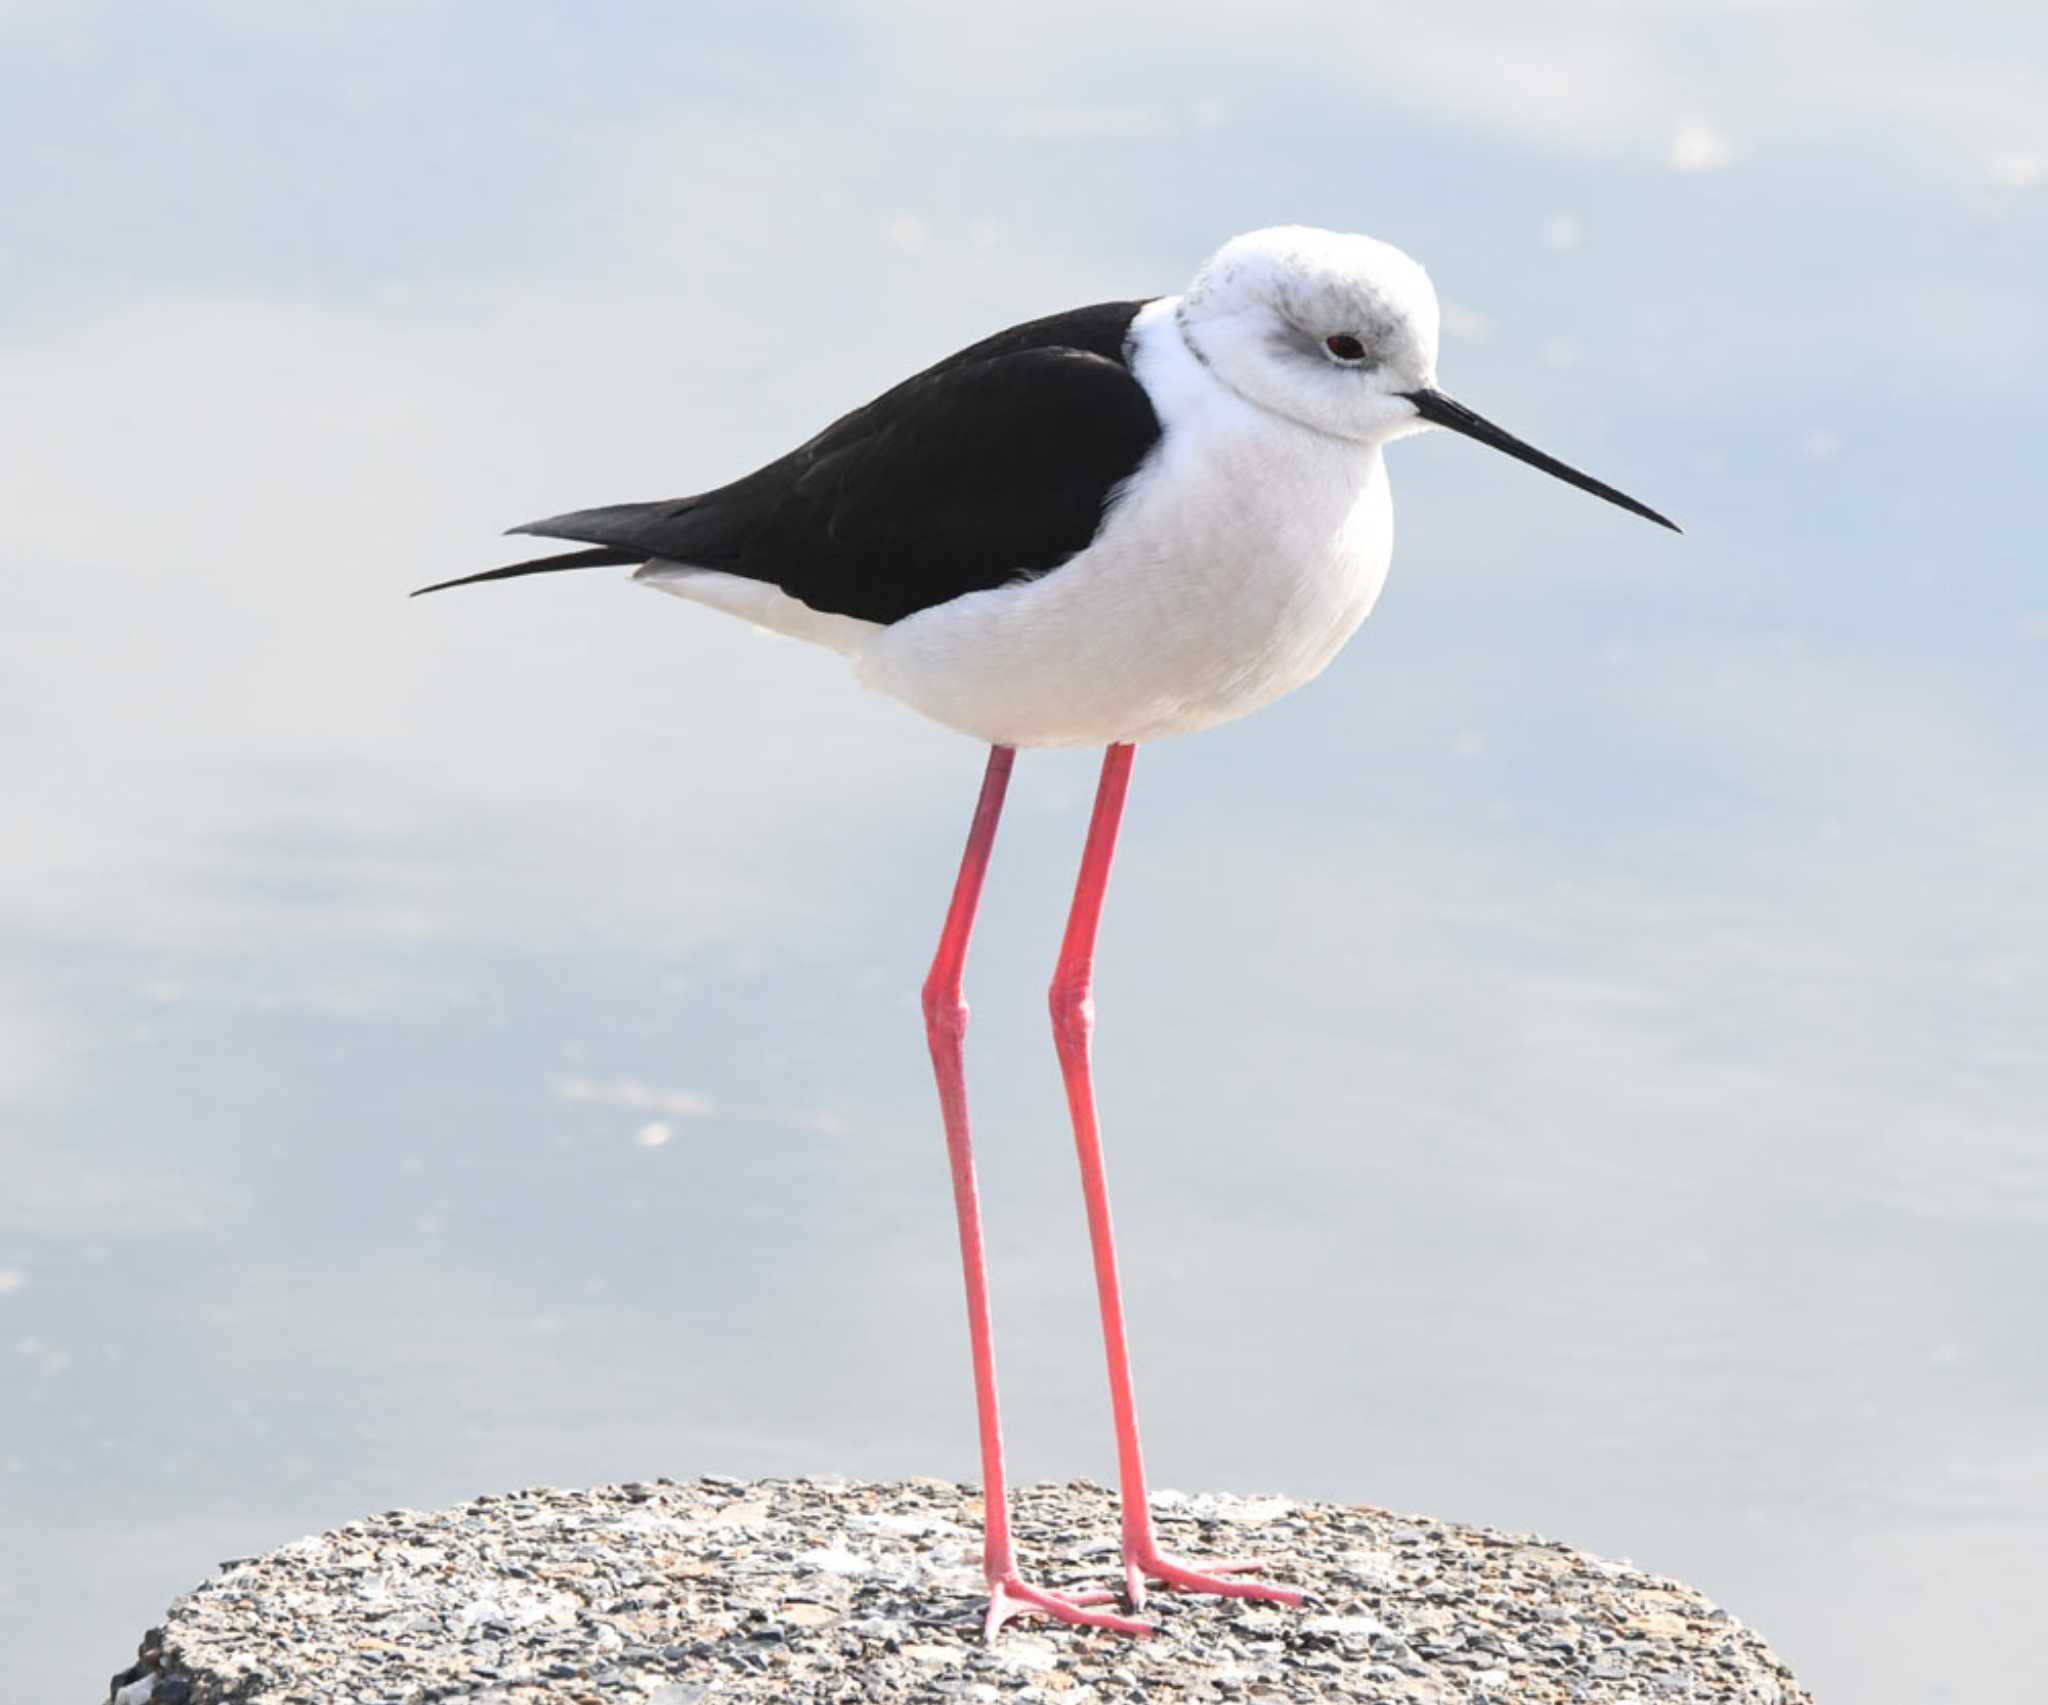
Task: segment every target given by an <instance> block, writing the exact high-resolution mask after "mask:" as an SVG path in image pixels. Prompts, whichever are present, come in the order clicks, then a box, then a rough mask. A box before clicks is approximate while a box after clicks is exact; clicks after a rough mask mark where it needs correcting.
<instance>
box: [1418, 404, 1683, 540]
mask: <svg viewBox="0 0 2048 1705" xmlns="http://www.w3.org/2000/svg"><path fill="white" fill-rule="evenodd" d="M1403 394H1404V395H1405V396H1406V397H1407V398H1408V400H1409V401H1410V402H1411V403H1413V404H1414V405H1415V412H1416V413H1417V414H1419V415H1421V416H1422V418H1423V419H1424V420H1427V421H1432V422H1434V423H1435V424H1436V425H1438V426H1447V427H1449V428H1450V429H1451V430H1452V431H1453V432H1462V433H1463V434H1464V435H1465V436H1466V437H1467V438H1473V439H1477V440H1478V441H1479V442H1480V443H1481V444H1491V445H1492V446H1493V447H1494V449H1496V450H1503V451H1505V452H1506V453H1507V454H1508V455H1510V456H1512V457H1514V459H1515V460H1516V461H1518V462H1527V463H1528V464H1529V466H1530V467H1532V468H1541V469H1542V470H1543V471H1544V472H1545V473H1546V474H1555V475H1556V476H1557V477H1558V478H1559V479H1561V480H1563V481H1564V483H1565V484H1566V485H1575V486H1577V487H1578V488H1579V490H1581V491H1590V492H1591V493H1592V494H1593V495H1594V496H1595V497H1604V498H1606V499H1607V501H1608V502H1609V503H1613V504H1618V505H1619V506H1620V507H1621V508H1623V509H1626V510H1627V511H1628V512H1629V513H1630V514H1631V515H1640V516H1641V517H1642V518H1643V519H1644V520H1645V521H1654V522H1656V523H1657V525H1658V526H1660V527H1669V528H1670V529H1671V530H1672V532H1674V533H1681V532H1683V531H1684V530H1685V529H1684V528H1682V527H1680V526H1679V524H1678V523H1677V522H1676V521H1670V520H1667V519H1665V517H1663V516H1662V515H1659V514H1658V513H1657V512H1656V510H1654V509H1652V508H1650V507H1649V505H1648V504H1644V503H1638V502H1637V501H1636V500H1635V499H1634V498H1632V497H1630V496H1629V495H1628V494H1627V493H1625V492H1619V491H1616V490H1615V489H1614V487H1613V486H1611V485H1605V484H1603V483H1602V482H1600V481H1599V480H1596V479H1595V478H1594V477H1593V476H1592V475H1591V474H1582V473H1580V472H1579V470H1578V469H1577V468H1573V467H1567V466H1566V465H1565V464H1564V463H1563V462H1560V461H1559V460H1558V459H1557V458H1556V457H1555V456H1546V455H1544V453H1543V452H1542V451H1541V450H1539V449H1537V448H1536V447H1535V445H1533V444H1524V443H1523V442H1522V441H1521V439H1519V438H1517V437H1516V436H1515V435H1514V434H1513V433H1512V432H1503V431H1501V429H1500V428H1499V427H1497V426H1495V425H1494V424H1493V422H1492V421H1490V420H1487V419H1485V418H1483V417H1482V416H1480V415H1476V414H1474V413H1473V412H1472V411H1471V410H1470V409H1468V408H1467V407H1466V406H1465V405H1464V404H1463V403H1454V402H1452V401H1451V399H1450V398H1449V397H1447V396H1445V395H1444V394H1443V392H1441V391H1407V392H1404V393H1403Z"/></svg>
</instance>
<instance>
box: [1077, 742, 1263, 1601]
mask: <svg viewBox="0 0 2048 1705" xmlns="http://www.w3.org/2000/svg"><path fill="white" fill-rule="evenodd" d="M1135 750H1136V748H1134V747H1132V746H1129V745H1115V746H1112V747H1110V748H1109V750H1108V751H1107V752H1106V753H1105V754H1104V755H1103V760H1102V781H1101V783H1100V785H1099V786H1098V788H1097V789H1096V794H1095V814H1094V816H1093V818H1092V819H1091V820H1090V821H1089V824H1088V843H1087V846H1086V848H1085V849H1084V850H1083V852H1082V854H1081V875H1080V879H1079V880H1078V881H1077V882H1076V883H1075V885H1074V906H1073V910H1072V912H1071V913H1069V915H1068V918H1067V933H1066V939H1065V940H1064V941H1063V942H1062V943H1061V945H1060V959H1059V967H1058V969H1057V970H1055V971H1054V973H1053V979H1052V995H1051V1003H1052V1031H1053V1041H1054V1043H1055V1045H1056V1046H1057V1047H1058V1049H1059V1056H1060V1072H1061V1075H1062V1076H1064V1077H1065V1079H1066V1084H1067V1110H1068V1112H1069V1113H1070V1114H1071V1115H1072V1116H1073V1122H1074V1150H1075V1153H1076V1154H1077V1156H1078V1157H1079V1159H1080V1162H1081V1193H1082V1195H1083V1197H1084V1198H1085V1199H1086V1201H1087V1204H1088V1241H1089V1243H1090V1245H1091V1247H1092V1248H1093V1250H1094V1254H1095V1289H1096V1295H1097V1297H1098V1299H1099V1301H1100V1303H1101V1306H1102V1342H1103V1348H1104V1350H1105V1352H1106V1353H1107V1355H1108V1358H1109V1395H1110V1406H1111V1408H1112V1409H1113V1410H1114V1412H1115V1416H1116V1456H1117V1478H1118V1480H1119V1482H1120V1485H1121V1490H1122V1496H1123V1537H1124V1547H1123V1549H1124V1583H1125V1588H1126V1591H1127V1592H1128V1594H1129V1596H1130V1602H1131V1608H1132V1609H1134V1610H1141V1609H1143V1608H1144V1604H1145V1583H1146V1582H1147V1581H1148V1580H1152V1581H1161V1582H1164V1583H1165V1584H1166V1585H1167V1586H1170V1587H1180V1588H1183V1589H1184V1590H1186V1591H1189V1592H1208V1593H1223V1594H1226V1595H1228V1596H1231V1597H1234V1598H1264V1599H1277V1600H1279V1601H1280V1602H1281V1603H1282V1604H1299V1603H1301V1594H1300V1593H1298V1592H1296V1591H1294V1590H1293V1589H1292V1588H1290V1587H1276V1586H1269V1585H1267V1584H1266V1583H1265V1582H1263V1581H1232V1580H1225V1579H1222V1578H1221V1577H1222V1576H1224V1575H1227V1574H1236V1573H1239V1572H1241V1571H1243V1570H1247V1569H1256V1568H1258V1567H1260V1564H1259V1563H1258V1561H1257V1560H1256V1559H1240V1560H1233V1561H1229V1562H1213V1563H1210V1564H1208V1565H1207V1566H1206V1567H1205V1568H1202V1569H1197V1568H1194V1567H1191V1566H1190V1565H1188V1564H1186V1563H1182V1562H1179V1561H1177V1560H1175V1559H1174V1558H1171V1557H1168V1556H1166V1555H1165V1554H1164V1553H1163V1552H1162V1551H1161V1550H1160V1549H1159V1544H1158V1541H1157V1540H1156V1539H1155V1538H1154V1537H1153V1533H1152V1507H1151V1503H1150V1501H1149V1499H1148V1498H1147V1495H1146V1490H1145V1457H1144V1452H1143V1450H1142V1449H1141V1448H1140V1446H1139V1443H1138V1409H1137V1404H1136V1401H1135V1400H1134V1399H1133V1397H1132V1395H1131V1357H1130V1351H1129V1349H1128V1348H1127V1347H1126V1344H1125V1340H1124V1307H1123V1296H1122V1292H1121V1290H1120V1288H1119V1286H1118V1283H1117V1272H1116V1236H1115V1233H1114V1232H1113V1230H1112V1229H1111V1227H1110V1220H1109V1181H1108V1178H1107V1177H1106V1175H1105V1174H1104V1171H1103V1166H1102V1137H1101V1133H1100V1132H1099V1131H1098V1130H1097V1128H1096V1123H1095V1086H1094V1082H1093V1079H1092V1076H1091V1073H1090V1067H1089V1039H1090V1037H1091V1035H1092V1034H1093V1032H1094V1029H1095V1001H1094V983H1095V936H1096V931H1097V929H1098V927H1099V926H1100V924H1101V922H1102V899H1103V895H1104V893H1105V891H1106V890H1107V889H1108V887H1109V867H1110V864H1111V861H1112V860H1113V859H1114V858H1115V857H1116V832H1117V826H1118V824H1120V823H1121V822H1122V821H1123V812H1124V796H1125V794H1126V793H1127V792H1128V791H1129V789H1130V780H1131V758H1132V756H1133V754H1134V752H1135Z"/></svg>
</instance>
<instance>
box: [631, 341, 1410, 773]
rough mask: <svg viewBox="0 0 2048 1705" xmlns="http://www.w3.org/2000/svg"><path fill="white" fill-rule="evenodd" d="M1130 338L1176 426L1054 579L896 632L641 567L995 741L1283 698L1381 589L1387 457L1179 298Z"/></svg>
mask: <svg viewBox="0 0 2048 1705" xmlns="http://www.w3.org/2000/svg"><path fill="white" fill-rule="evenodd" d="M1133 329H1134V333H1135V334H1136V338H1137V344H1136V354H1135V357H1134V361H1133V367H1134V370H1135V371H1136V372H1137V374H1138V376H1139V378H1140V379H1141V380H1142V381H1143V382H1144V384H1145V386H1146V389H1147V390H1148V391H1149V392H1151V394H1152V396H1153V398H1154V401H1155V404H1156V405H1157V406H1158V408H1159V412H1160V417H1161V419H1162V420H1163V421H1165V422H1166V423H1167V431H1166V433H1165V436H1164V437H1163V438H1162V440H1161V442H1160V444H1159V446H1158V448H1157V450H1156V451H1155V452H1154V454H1153V456H1152V458H1151V459H1150V460H1148V462H1147V463H1146V465H1145V466H1144V467H1143V468H1142V469H1141V470H1140V472H1139V474H1138V475H1137V476H1136V477H1135V478H1134V479H1133V480H1132V482H1131V484H1130V486H1129V488H1128V489H1127V490H1126V492H1125V493H1124V495H1123V496H1122V497H1121V498H1120V499H1119V500H1118V501H1117V503H1116V504H1115V505H1114V507H1113V508H1112V510H1111V513H1110V516H1109V519H1108V521H1107V522H1106V524H1105V525H1104V527H1103V529H1102V531H1101V533H1100V534H1098V536H1097V538H1096V540H1095V542H1094V543H1093V544H1092V545H1090V546H1089V548H1088V549H1087V550H1085V551H1083V552H1082V553H1081V554H1080V555H1079V556H1077V557H1075V558H1073V559H1072V560H1071V561H1069V562H1067V563H1065V564H1064V565H1062V566H1061V567H1059V568H1057V569H1054V570H1052V571H1051V572H1050V573H1048V574H1044V575H1040V576H1039V577H1038V578H1036V579H1033V580H1027V581H1021V582H1018V583H1016V584H1014V585H1010V586H1003V587H998V588H996V589H994V590H993V591H987V592H972V593H969V594H967V595H966V596H964V597H960V598H955V599H952V600H951V601H950V602H948V603H945V604H940V605H936V606H934V607H933V608H931V609H928V610H922V611H919V612H918V613H917V614H916V615H913V616H908V617H906V618H904V619H903V620H902V621H899V622H894V623H892V624H890V625H889V626H886V627H883V626H879V625H876V624H872V623H868V622H860V621H854V620H851V619H849V618H846V617H839V616H829V617H827V616H819V615H818V614H817V613H816V612H813V611H809V610H806V609H805V608H804V606H803V605H801V604H798V603H796V602H795V601H794V600H793V599H790V598H788V597H786V596H785V595H784V594H782V593H781V592H779V591H776V590H775V589H774V588H772V587H764V586H762V585H760V584H759V583H757V582H752V581H743V580H738V579H735V578H734V577H733V576H730V575H724V574H715V573H705V572H703V571H700V570H688V569H679V568H677V567H676V566H675V565H672V564H653V565H650V566H649V568H647V569H643V570H642V571H641V574H642V576H643V577H644V578H647V579H649V580H650V581H652V582H653V583H654V584H656V585H658V586H660V587H661V588H662V589H663V590H666V591H672V592H675V593H677V594H679V595H681V596H683V597H686V598H690V599H693V600H695V601H698V602H702V603H708V604H714V605H716V606H718V607H720V608H723V609H727V610H730V611H732V612H733V613H734V614H737V615H743V616H746V617H748V618H749V619H750V620H753V621H756V622H759V623H761V624H762V625H763V626H767V627H772V628H776V629H779V630H781V631H783V632H788V633H793V634H796V635H798V636H799V637H802V638H805V639H810V640H814V641H818V642H820V643H823V644H826V645H829V646H831V647H832V648H833V649H835V650H838V651H842V652H844V653H846V654H847V655H848V656H850V657H851V658H852V659H853V660H854V663H855V667H856V669H857V670H858V672H859V675H860V677H861V679H862V680H863V681H865V682H866V683H867V684H868V685H870V686H872V687H874V688H876V689H877V690H878V691H881V692H884V693H887V694H889V695H890V696H891V697H893V698H897V699H901V700H902V701H903V702H904V703H906V704H908V705H910V706H912V707H913V708H914V709H916V710H919V711H921V712H923V713H924V714H925V715H926V716H929V717H931V718H933V719H934V720H936V721H938V722H941V723H944V724H945V725H946V726H948V727H950V728H955V729H958V730H960V731H961V732H962V733H965V734H971V735H974V736H975V737H977V738H978V739H982V740H986V741H989V742H991V743H993V744H998V745H1005V746H1058V745H1079V744H1088V745H1101V744H1107V743H1109V742H1111V741H1122V740H1128V741H1141V740H1156V739H1159V738H1160V737H1162V736H1164V735H1168V734H1181V733H1186V732H1188V731H1190V730H1192V729H1197V728H1206V727H1209V726H1210V725H1212V724H1214V723H1218V722H1225V721H1228V720H1229V719H1230V718H1232V717H1236V716H1242V715H1244V714H1245V713H1246V712H1247V711H1252V710H1256V709H1258V708H1259V707H1260V706H1261V705H1264V704H1269V703H1271V702H1272V701H1273V700H1274V699H1276V698H1278V697H1280V696H1281V695H1282V694H1283V693H1287V692H1291V691H1292V690H1293V689H1294V688H1296V687H1298V686H1300V685H1302V684H1303V683H1304V682H1306V681H1308V680H1311V679H1313V678H1314V677H1315V676H1316V675H1318V674H1320V673H1321V672H1322V670H1323V668H1324V666H1325V665H1327V664H1328V663H1329V661H1330V659H1331V658H1333V657H1334V656H1335V655H1336V654H1337V652H1338V650H1339V649H1340V648H1341V647H1342V646H1343V644H1344V642H1345V641H1346V640H1347V639H1349V638H1350V637H1351V635H1352V634H1353V633H1354V632H1355V631H1356V630H1357V627H1358V624H1359V623H1360V622H1362V621H1363V620H1364V619H1365V617H1366V615H1367V613H1368V612H1369V611H1370V610H1371V609H1372V606H1373V603H1374V601H1375V600H1376V599H1377V598H1378V596H1379V593H1380V588H1381V587H1382V585H1384V583H1385V581H1386V575H1387V563H1388V558H1389V557H1390V555H1391V554H1392V549H1393V507H1392V503H1391V501H1390V499H1389V496H1388V491H1387V479H1386V465H1385V463H1384V461H1383V460H1382V458H1381V455H1380V452H1379V451H1378V449H1376V448H1368V447H1364V446H1361V445H1358V444H1354V443H1350V442H1347V441H1345V440H1341V439H1337V438H1332V437H1329V436H1327V435H1325V434H1322V433H1318V432H1314V431H1312V430H1310V429H1309V428H1307V427H1303V426H1300V425H1297V424H1295V423H1293V422H1290V421H1286V420H1283V419H1281V418H1280V417H1278V416H1276V415H1272V414H1269V413H1267V412H1266V411H1264V410H1263V409H1260V408H1258V407H1256V406H1255V405H1253V404H1251V403H1248V402H1246V401H1244V400H1243V399H1242V398H1240V397H1238V396H1237V395H1236V394H1235V393H1234V392H1232V391H1230V390H1228V389H1226V388H1225V387H1224V386H1223V385H1221V384H1220V383H1219V382H1218V381H1217V380H1216V379H1215V378H1213V377H1212V376H1211V375H1210V374H1209V372H1208V371H1207V370H1206V369H1205V368H1203V367H1202V366H1201V365H1200V364H1199V363H1198V362H1196V361H1195V359H1194V358H1193V356H1191V355H1190V354H1189V353H1188V351H1187V347H1186V345H1185V344H1184V343H1182V341H1181V339H1180V335H1179V332H1178V329H1177V328H1176V327H1175V326H1174V324H1173V320H1172V315H1171V305H1170V302H1167V303H1154V304H1153V305H1152V306H1151V307H1149V308H1147V309H1146V310H1145V311H1144V313H1142V314H1141V315H1140V316H1139V319H1138V321H1137V323H1136V325H1135V326H1134V328H1133Z"/></svg>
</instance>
